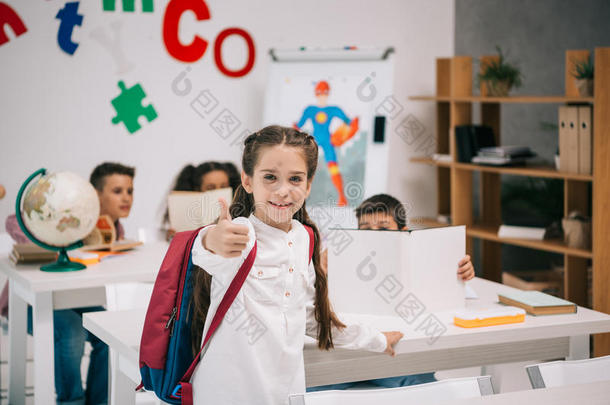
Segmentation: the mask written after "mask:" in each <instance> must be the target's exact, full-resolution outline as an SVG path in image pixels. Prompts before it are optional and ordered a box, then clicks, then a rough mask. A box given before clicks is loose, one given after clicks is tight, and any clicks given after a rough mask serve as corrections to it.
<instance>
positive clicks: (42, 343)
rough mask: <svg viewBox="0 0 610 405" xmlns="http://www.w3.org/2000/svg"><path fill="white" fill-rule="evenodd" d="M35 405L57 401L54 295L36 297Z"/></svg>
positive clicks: (45, 293) (34, 311)
mask: <svg viewBox="0 0 610 405" xmlns="http://www.w3.org/2000/svg"><path fill="white" fill-rule="evenodd" d="M32 307H33V308H32V309H33V311H32V312H33V318H34V319H33V321H34V404H36V405H43V404H48V403H49V402H54V401H55V362H54V359H55V357H54V354H55V350H54V346H53V293H52V292H50V291H45V292H40V293H37V294H36V296H35V297H34V305H32Z"/></svg>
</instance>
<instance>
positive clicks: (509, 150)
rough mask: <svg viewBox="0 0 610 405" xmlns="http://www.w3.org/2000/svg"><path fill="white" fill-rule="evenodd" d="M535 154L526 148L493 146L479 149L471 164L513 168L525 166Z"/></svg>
mask: <svg viewBox="0 0 610 405" xmlns="http://www.w3.org/2000/svg"><path fill="white" fill-rule="evenodd" d="M535 156H536V154H535V153H534V152H532V150H531V149H530V148H529V147H528V146H493V147H487V148H481V149H480V150H479V152H478V153H477V155H476V156H474V157H473V158H472V163H475V164H480V165H491V166H514V165H522V164H525V162H526V161H527V159H529V158H533V157H535Z"/></svg>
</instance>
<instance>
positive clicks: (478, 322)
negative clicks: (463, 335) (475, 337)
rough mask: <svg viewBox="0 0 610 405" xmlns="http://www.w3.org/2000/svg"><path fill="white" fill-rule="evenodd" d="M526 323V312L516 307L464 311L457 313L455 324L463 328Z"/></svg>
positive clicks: (454, 318) (454, 319)
mask: <svg viewBox="0 0 610 405" xmlns="http://www.w3.org/2000/svg"><path fill="white" fill-rule="evenodd" d="M524 321H525V310H523V309H521V308H515V307H505V308H493V309H479V310H473V309H464V310H460V311H458V312H456V313H455V315H454V317H453V323H454V324H455V325H456V326H460V327H462V328H478V327H481V326H495V325H506V324H509V323H519V322H524Z"/></svg>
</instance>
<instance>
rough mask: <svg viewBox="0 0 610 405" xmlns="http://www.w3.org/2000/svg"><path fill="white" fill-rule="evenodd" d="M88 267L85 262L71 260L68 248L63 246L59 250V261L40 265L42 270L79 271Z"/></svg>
mask: <svg viewBox="0 0 610 405" xmlns="http://www.w3.org/2000/svg"><path fill="white" fill-rule="evenodd" d="M86 268H87V266H85V265H84V264H81V263H77V262H73V261H70V259H69V258H68V253H67V252H66V249H63V248H62V249H61V250H60V251H59V255H58V256H57V261H56V262H55V263H51V264H46V265H44V266H40V270H42V271H52V272H60V271H77V270H83V269H86Z"/></svg>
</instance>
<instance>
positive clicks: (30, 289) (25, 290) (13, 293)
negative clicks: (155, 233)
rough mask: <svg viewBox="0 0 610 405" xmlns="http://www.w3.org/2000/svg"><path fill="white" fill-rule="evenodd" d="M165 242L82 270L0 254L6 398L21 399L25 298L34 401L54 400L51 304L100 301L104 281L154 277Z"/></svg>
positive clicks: (63, 305)
mask: <svg viewBox="0 0 610 405" xmlns="http://www.w3.org/2000/svg"><path fill="white" fill-rule="evenodd" d="M167 246H168V245H167V243H165V242H159V243H150V244H146V245H142V246H139V247H138V248H136V249H135V250H134V251H132V252H129V253H127V254H125V255H123V256H117V257H112V258H107V259H106V260H104V261H102V262H101V263H99V264H96V265H93V266H89V267H87V269H85V270H81V271H74V272H65V273H50V272H43V271H40V265H18V266H15V265H14V264H13V263H12V262H11V261H10V260H9V259H8V258H3V259H1V260H0V271H1V272H2V273H4V274H6V275H7V277H8V279H9V344H10V347H11V352H10V355H9V370H10V376H9V403H11V404H13V405H22V404H24V403H25V356H26V350H25V348H26V347H25V342H26V322H27V304H30V305H31V306H32V310H33V311H32V315H33V320H32V321H33V329H34V330H33V332H34V403H35V404H37V405H38V404H49V403H54V401H55V386H54V381H55V378H54V377H55V376H54V366H53V364H54V362H53V359H54V351H53V310H54V309H67V308H78V307H87V306H93V305H104V304H105V302H106V298H105V289H104V285H106V284H110V283H120V282H134V281H143V282H151V281H154V279H155V277H156V274H157V272H158V270H159V266H160V265H161V262H162V261H163V257H164V255H165V251H166V250H167Z"/></svg>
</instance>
